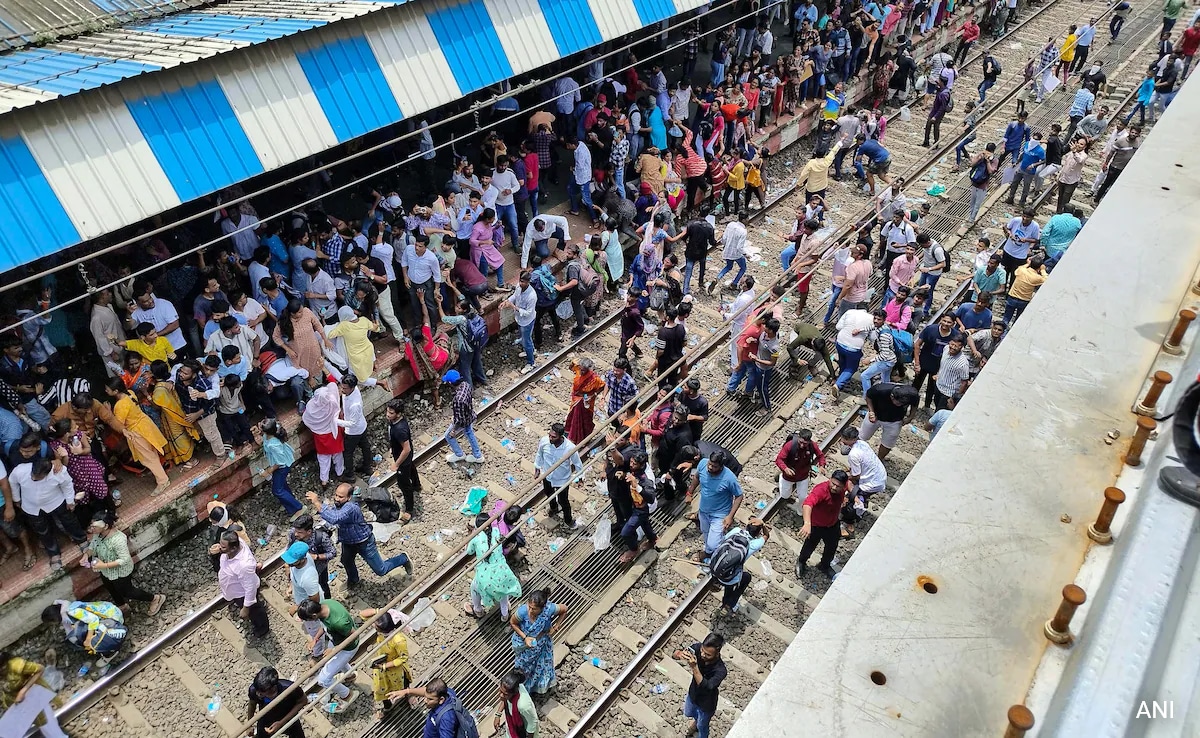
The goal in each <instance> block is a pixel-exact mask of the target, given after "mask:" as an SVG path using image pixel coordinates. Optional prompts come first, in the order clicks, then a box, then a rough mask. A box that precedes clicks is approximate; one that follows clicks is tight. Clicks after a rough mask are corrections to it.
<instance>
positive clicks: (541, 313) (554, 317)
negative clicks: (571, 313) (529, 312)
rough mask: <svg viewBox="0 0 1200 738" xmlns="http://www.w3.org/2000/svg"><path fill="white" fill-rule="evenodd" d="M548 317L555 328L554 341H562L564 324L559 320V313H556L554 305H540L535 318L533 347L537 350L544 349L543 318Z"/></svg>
mask: <svg viewBox="0 0 1200 738" xmlns="http://www.w3.org/2000/svg"><path fill="white" fill-rule="evenodd" d="M547 316H549V317H550V326H551V327H552V328H554V339H555V340H556V341H558V340H562V323H561V322H560V321H559V319H558V313H556V312H554V305H538V306H537V311H536V313H535V315H534V318H533V345H534V347H535V348H541V347H542V318H544V317H547Z"/></svg>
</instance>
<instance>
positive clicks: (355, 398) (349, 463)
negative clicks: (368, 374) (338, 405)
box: [337, 372, 375, 482]
mask: <svg viewBox="0 0 1200 738" xmlns="http://www.w3.org/2000/svg"><path fill="white" fill-rule="evenodd" d="M358 383H359V378H358V377H356V376H354V373H353V372H347V373H346V374H345V375H343V376H342V381H341V382H339V383H338V389H339V390H341V392H342V420H339V421H337V424H338V425H339V426H340V427H341V428H342V429H343V430H345V432H346V440H345V445H344V446H343V448H342V460H343V463H345V465H346V473H345V476H343V477H342V481H343V482H353V481H354V471H353V470H354V468H355V466H354V452H355V451H356V450H358V449H362V462H360V463H359V464H358V467H357V469H358V473H359V474H361V475H362V476H363V477H364V478H367V479H369V478H370V477H371V467H372V466H374V461H373V460H372V458H373V456H374V453H375V452H374V451H372V450H371V439H370V438H368V437H367V416H366V414H365V413H364V412H363V399H362V392H360V391H359V389H358Z"/></svg>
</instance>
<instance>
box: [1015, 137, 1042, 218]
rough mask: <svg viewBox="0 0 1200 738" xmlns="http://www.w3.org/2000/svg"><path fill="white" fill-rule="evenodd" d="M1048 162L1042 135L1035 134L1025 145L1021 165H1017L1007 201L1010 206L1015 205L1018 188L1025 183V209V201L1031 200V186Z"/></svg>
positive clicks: (1023, 188)
mask: <svg viewBox="0 0 1200 738" xmlns="http://www.w3.org/2000/svg"><path fill="white" fill-rule="evenodd" d="M1045 161H1046V147H1044V146H1042V134H1040V133H1035V134H1033V140H1032V141H1030V142H1029V143H1028V144H1026V145H1025V150H1024V151H1022V152H1021V159H1020V163H1019V164H1017V168H1016V171H1014V172H1013V178H1012V183H1011V184H1009V185H1008V198H1007V199H1006V200H1005V202H1006V203H1008V204H1009V205H1012V204H1013V197H1014V196H1015V195H1016V194H1017V186H1018V185H1020V184H1021V182H1022V181H1023V182H1024V183H1025V186H1024V187H1022V188H1021V207H1022V208H1024V207H1025V201H1026V200H1028V199H1029V186H1030V185H1031V184H1033V180H1034V179H1036V178H1037V169H1038V167H1040V166H1041V165H1042V164H1043V163H1044V162H1045Z"/></svg>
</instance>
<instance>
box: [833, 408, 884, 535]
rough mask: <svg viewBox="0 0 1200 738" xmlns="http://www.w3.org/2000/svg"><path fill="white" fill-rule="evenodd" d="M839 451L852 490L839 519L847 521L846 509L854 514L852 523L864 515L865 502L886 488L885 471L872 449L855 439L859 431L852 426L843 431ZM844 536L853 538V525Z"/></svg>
mask: <svg viewBox="0 0 1200 738" xmlns="http://www.w3.org/2000/svg"><path fill="white" fill-rule="evenodd" d="M840 440H841V450H842V453H843V454H845V455H846V460H847V462H848V465H849V467H850V471H849V474H850V484H851V488H850V491H849V493H848V494H847V495H846V507H845V508H843V509H842V512H843V516H842V519H843V520H846V518H847V517H848V516H847V515H846V514H845V513H847V509H846V508H849V509H850V510H852V511H853V518H852V519H853V520H861V519H862V517H863V515H864V514H865V513H866V511H867V500H869V499H870V497H871V495H873V494H876V493H878V492H882V491H883V490H884V488H885V487H886V486H887V468H886V467H884V465H883V462H882V461H880V459H879V457H878V456H877V455H876V454H875V451H874V450H873V449H872V448H871V445H870V444H868V443H867V442H866V441H864V440H862V439H860V438H859V437H858V428H855V427H853V426H851V427H849V428H845V429H843V430H842V437H841V439H840ZM845 532H846V533H847V534H850V535H852V534H853V533H854V525H853V524H848V525H846V527H845Z"/></svg>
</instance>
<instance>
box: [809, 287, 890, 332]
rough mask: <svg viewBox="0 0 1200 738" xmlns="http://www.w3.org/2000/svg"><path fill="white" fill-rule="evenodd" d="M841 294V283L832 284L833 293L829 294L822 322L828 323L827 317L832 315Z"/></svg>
mask: <svg viewBox="0 0 1200 738" xmlns="http://www.w3.org/2000/svg"><path fill="white" fill-rule="evenodd" d="M841 295H842V287H841V285H837V284H835V285H833V294H832V295H830V296H829V307H828V308H827V309H826V310H825V320H824V322H826V323H828V322H829V319H830V318H832V317H833V311H834V310H837V305H838V298H839V297H841ZM884 304H885V305H886V304H887V303H886V302H885V303H884Z"/></svg>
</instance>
